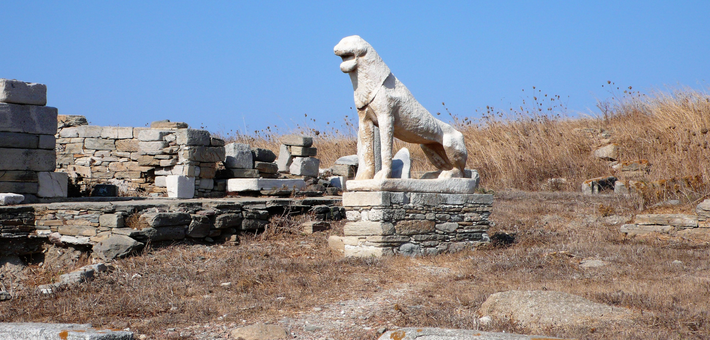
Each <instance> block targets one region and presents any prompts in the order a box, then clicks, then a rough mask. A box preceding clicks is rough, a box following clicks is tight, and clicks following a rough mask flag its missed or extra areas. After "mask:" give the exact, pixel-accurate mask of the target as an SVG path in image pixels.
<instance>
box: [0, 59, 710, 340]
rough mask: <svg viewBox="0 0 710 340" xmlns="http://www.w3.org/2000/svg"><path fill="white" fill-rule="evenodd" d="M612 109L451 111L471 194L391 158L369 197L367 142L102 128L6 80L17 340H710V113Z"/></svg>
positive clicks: (9, 268)
mask: <svg viewBox="0 0 710 340" xmlns="http://www.w3.org/2000/svg"><path fill="white" fill-rule="evenodd" d="M343 53H344V54H345V57H344V58H343V60H344V64H346V63H347V62H348V61H349V60H346V59H348V58H349V56H348V55H347V53H345V52H343ZM348 65H350V64H347V65H346V66H348ZM342 67H343V66H341V68H342ZM605 85H606V86H607V87H610V88H611V89H612V90H611V91H614V94H615V95H614V96H612V97H613V98H616V99H614V100H612V101H609V102H602V103H600V104H599V112H598V114H597V115H596V116H593V117H585V118H570V117H565V116H563V115H560V114H559V113H560V112H563V111H564V107H562V106H561V104H560V100H559V96H555V95H552V94H546V93H544V92H542V91H541V90H539V89H532V91H534V93H533V95H532V97H531V98H529V100H528V103H529V107H521V108H517V109H507V108H505V109H500V110H499V109H497V108H493V107H489V108H488V109H487V112H482V113H479V114H482V116H483V118H482V119H480V120H471V119H470V118H468V117H464V116H459V115H457V114H455V113H449V112H448V110H447V109H446V108H445V107H442V108H441V111H442V112H443V114H442V115H443V116H445V117H446V118H447V120H448V121H450V122H451V126H453V127H454V128H455V129H456V130H457V131H460V132H461V134H462V135H463V137H464V139H463V140H464V142H465V147H466V149H467V150H468V158H467V161H466V162H465V171H462V176H463V177H465V178H450V179H444V178H440V179H436V178H432V176H434V177H436V176H438V175H439V174H440V173H441V172H442V169H441V168H438V167H436V166H433V165H432V164H431V162H430V161H429V160H430V157H431V154H427V152H430V151H428V150H427V149H426V148H420V147H419V145H417V144H409V143H405V142H402V141H400V140H396V139H395V140H394V142H393V143H392V146H391V153H392V154H393V157H392V160H391V167H392V169H391V170H392V175H391V176H390V177H394V178H393V179H384V180H383V179H366V180H355V177H356V176H357V174H358V167H359V166H360V165H362V164H361V163H359V162H358V157H357V154H358V150H357V136H356V133H354V132H353V131H356V130H357V126H355V127H354V128H353V126H352V125H347V124H345V125H343V127H342V128H340V130H338V129H335V128H334V129H332V130H320V131H317V130H316V129H315V128H308V127H302V128H300V129H298V130H297V131H288V132H272V131H270V130H268V131H260V132H257V133H255V134H253V135H242V134H236V135H218V134H216V133H210V132H209V131H206V130H202V129H194V128H191V127H189V126H188V125H187V124H185V123H181V122H172V121H169V120H159V119H169V118H170V117H155V119H152V120H153V121H152V122H151V121H146V123H148V126H146V127H109V126H94V125H90V124H89V123H88V121H87V120H91V117H90V116H86V117H84V116H70V115H62V112H61V108H52V107H50V106H47V102H46V91H51V89H47V88H46V87H44V86H43V85H41V84H33V83H25V82H20V81H14V80H6V79H2V80H0V322H1V323H0V339H6V338H7V339H33V338H38V339H39V338H41V339H45V338H46V339H55V338H56V339H89V338H91V339H240V338H241V339H245V340H248V339H416V338H419V339H479V338H480V339H535V338H537V339H541V338H563V339H571V338H576V339H706V338H708V337H709V336H710V322H708V320H710V312H709V310H710V302H709V301H710V220H708V218H710V200H707V199H708V198H710V185H709V184H710V150H708V144H709V142H710V134H708V131H710V96H708V95H707V94H704V93H699V92H696V91H691V90H684V89H679V90H677V91H673V92H661V93H651V94H642V93H638V92H633V91H632V90H631V88H624V87H621V86H619V87H617V86H616V85H615V84H613V83H611V82H609V83H608V84H605ZM528 92H530V91H529V90H528V91H527V92H526V93H528ZM435 114H436V113H435ZM437 116H439V115H437ZM348 124H350V123H348ZM333 125H334V124H333ZM331 126H332V125H331ZM373 129H374V127H373ZM380 142H381V141H380ZM403 148H406V149H403ZM397 151H400V152H397ZM375 154H377V153H375ZM373 162H374V161H373ZM388 162H389V160H386V163H387V164H389V163H388ZM368 166H369V165H368ZM372 166H373V172H372V176H373V177H375V176H376V173H375V170H378V169H382V164H379V165H375V164H373V165H372ZM376 166H377V167H379V168H376ZM386 166H388V165H386ZM432 174H434V175H432ZM422 176H424V177H427V176H429V177H427V178H432V179H428V181H433V182H426V183H435V184H434V185H433V186H430V187H428V186H426V185H422V184H421V182H418V181H421V180H419V178H421V177H422ZM369 181H375V182H369ZM378 181H379V182H378ZM392 181H394V182H392ZM410 181H411V182H412V183H410ZM446 181H453V182H446ZM363 183H364V184H363ZM373 183H375V184H373ZM452 183H453V184H452ZM373 185H374V187H373ZM373 188H374V189H373ZM402 188H405V189H402ZM41 336H45V337H41Z"/></svg>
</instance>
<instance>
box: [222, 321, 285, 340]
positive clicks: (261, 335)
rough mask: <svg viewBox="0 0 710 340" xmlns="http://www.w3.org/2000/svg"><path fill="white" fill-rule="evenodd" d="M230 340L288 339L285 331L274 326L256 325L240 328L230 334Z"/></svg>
mask: <svg viewBox="0 0 710 340" xmlns="http://www.w3.org/2000/svg"><path fill="white" fill-rule="evenodd" d="M231 336H232V339H239V338H243V339H244V340H278V339H288V338H289V336H288V334H287V333H286V331H285V330H284V329H283V328H281V327H279V326H276V325H265V324H263V323H257V324H253V325H250V326H246V327H241V328H237V329H235V330H233V331H232V332H231Z"/></svg>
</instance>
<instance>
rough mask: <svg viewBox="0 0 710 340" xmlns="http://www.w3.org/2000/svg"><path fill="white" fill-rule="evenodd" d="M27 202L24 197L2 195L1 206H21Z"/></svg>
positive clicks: (8, 194)
mask: <svg viewBox="0 0 710 340" xmlns="http://www.w3.org/2000/svg"><path fill="white" fill-rule="evenodd" d="M24 200H25V196H24V195H20V194H10V193H4V194H0V205H13V204H20V203H22V201H24Z"/></svg>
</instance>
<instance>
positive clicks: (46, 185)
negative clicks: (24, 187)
mask: <svg viewBox="0 0 710 340" xmlns="http://www.w3.org/2000/svg"><path fill="white" fill-rule="evenodd" d="M37 178H38V179H39V190H38V191H37V196H39V197H67V193H68V190H67V189H68V184H69V175H68V174H67V173H65V172H39V173H37Z"/></svg>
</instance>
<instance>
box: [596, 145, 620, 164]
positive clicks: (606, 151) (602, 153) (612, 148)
mask: <svg viewBox="0 0 710 340" xmlns="http://www.w3.org/2000/svg"><path fill="white" fill-rule="evenodd" d="M594 157H596V158H600V159H603V160H607V161H615V160H617V159H618V158H619V145H617V144H609V145H606V146H603V147H601V148H599V149H596V150H594Z"/></svg>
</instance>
